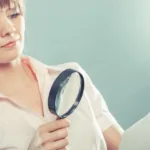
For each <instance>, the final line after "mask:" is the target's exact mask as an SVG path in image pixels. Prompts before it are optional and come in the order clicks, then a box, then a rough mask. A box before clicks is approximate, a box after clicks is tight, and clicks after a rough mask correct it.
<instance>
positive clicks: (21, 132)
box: [0, 56, 117, 150]
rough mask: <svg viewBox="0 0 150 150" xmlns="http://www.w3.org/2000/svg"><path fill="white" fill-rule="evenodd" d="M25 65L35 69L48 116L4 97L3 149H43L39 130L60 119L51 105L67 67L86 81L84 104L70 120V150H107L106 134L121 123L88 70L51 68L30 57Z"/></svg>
mask: <svg viewBox="0 0 150 150" xmlns="http://www.w3.org/2000/svg"><path fill="white" fill-rule="evenodd" d="M22 62H23V63H25V64H27V65H28V66H29V67H30V68H31V69H32V71H33V72H34V74H35V75H36V77H37V79H38V85H39V89H40V92H41V95H42V103H43V112H44V116H41V115H39V114H37V113H35V112H33V111H31V110H29V109H28V108H25V107H23V106H20V105H18V104H16V103H15V102H12V101H11V100H10V99H9V98H6V97H5V96H4V95H2V94H1V95H0V150H4V149H5V150H27V149H29V150H42V148H38V147H37V148H36V145H38V142H37V139H38V140H39V141H40V137H38V134H37V132H36V131H37V129H38V127H39V126H40V125H42V124H44V123H46V122H49V121H53V120H55V119H56V117H55V116H54V115H53V114H51V113H50V111H49V109H48V105H47V102H48V94H49V90H50V85H52V83H53V82H54V80H55V78H56V77H57V76H58V74H59V73H60V72H61V71H63V70H65V69H67V68H72V69H75V70H78V71H80V72H81V73H82V74H83V75H84V78H85V92H84V95H83V98H82V100H81V103H80V104H79V107H78V109H77V110H76V111H75V112H74V113H73V114H72V115H71V116H69V117H68V119H69V120H70V121H71V126H70V128H69V146H68V150H106V145H105V141H104V138H103V135H102V132H103V131H105V130H107V129H108V128H109V127H110V126H111V125H112V124H114V123H117V122H116V120H115V119H114V117H113V116H112V115H111V114H110V112H109V110H108V108H107V106H106V103H105V101H104V99H103V97H102V95H101V94H100V92H99V91H98V90H97V89H96V88H95V86H94V85H93V83H92V82H91V80H90V78H89V77H88V75H87V74H86V73H85V71H84V70H83V69H82V68H81V67H80V66H79V65H78V64H77V63H74V62H71V63H65V64H60V65H57V66H47V65H45V64H43V63H41V62H39V61H37V60H35V59H34V58H31V57H28V56H24V57H22ZM35 138H36V140H35ZM83 140H84V141H83ZM29 145H30V148H29Z"/></svg>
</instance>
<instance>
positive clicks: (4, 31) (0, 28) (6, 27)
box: [0, 18, 16, 38]
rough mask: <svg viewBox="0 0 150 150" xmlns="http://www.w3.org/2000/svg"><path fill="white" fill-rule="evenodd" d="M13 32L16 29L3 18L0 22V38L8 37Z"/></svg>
mask: <svg viewBox="0 0 150 150" xmlns="http://www.w3.org/2000/svg"><path fill="white" fill-rule="evenodd" d="M15 31H16V29H15V27H14V25H13V23H12V22H11V21H10V20H9V19H7V18H3V20H1V21H0V36H1V37H2V38H3V37H6V36H10V35H11V34H12V33H14V32H15Z"/></svg>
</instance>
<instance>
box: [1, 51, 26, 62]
mask: <svg viewBox="0 0 150 150" xmlns="http://www.w3.org/2000/svg"><path fill="white" fill-rule="evenodd" d="M22 51H23V50H22V48H15V49H11V50H5V51H2V50H0V64H8V63H11V62H14V61H15V60H18V59H19V58H20V57H21V55H22Z"/></svg>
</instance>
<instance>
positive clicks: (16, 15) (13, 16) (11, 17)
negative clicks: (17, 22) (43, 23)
mask: <svg viewBox="0 0 150 150" xmlns="http://www.w3.org/2000/svg"><path fill="white" fill-rule="evenodd" d="M19 15H20V14H19V13H15V14H12V15H10V16H9V18H10V19H15V18H17V17H18V16H19Z"/></svg>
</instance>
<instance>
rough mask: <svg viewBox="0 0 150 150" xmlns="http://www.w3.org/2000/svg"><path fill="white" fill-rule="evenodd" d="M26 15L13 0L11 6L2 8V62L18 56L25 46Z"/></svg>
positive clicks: (0, 29) (0, 37)
mask: <svg viewBox="0 0 150 150" xmlns="http://www.w3.org/2000/svg"><path fill="white" fill-rule="evenodd" d="M24 30H25V22H24V16H23V15H22V13H21V11H20V7H19V5H18V4H17V5H16V4H15V2H14V1H13V0H12V3H11V5H10V7H4V8H0V63H1V64H2V63H3V64H4V63H9V62H11V61H13V60H15V59H16V58H18V57H19V56H20V55H21V54H22V51H23V47H24Z"/></svg>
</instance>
